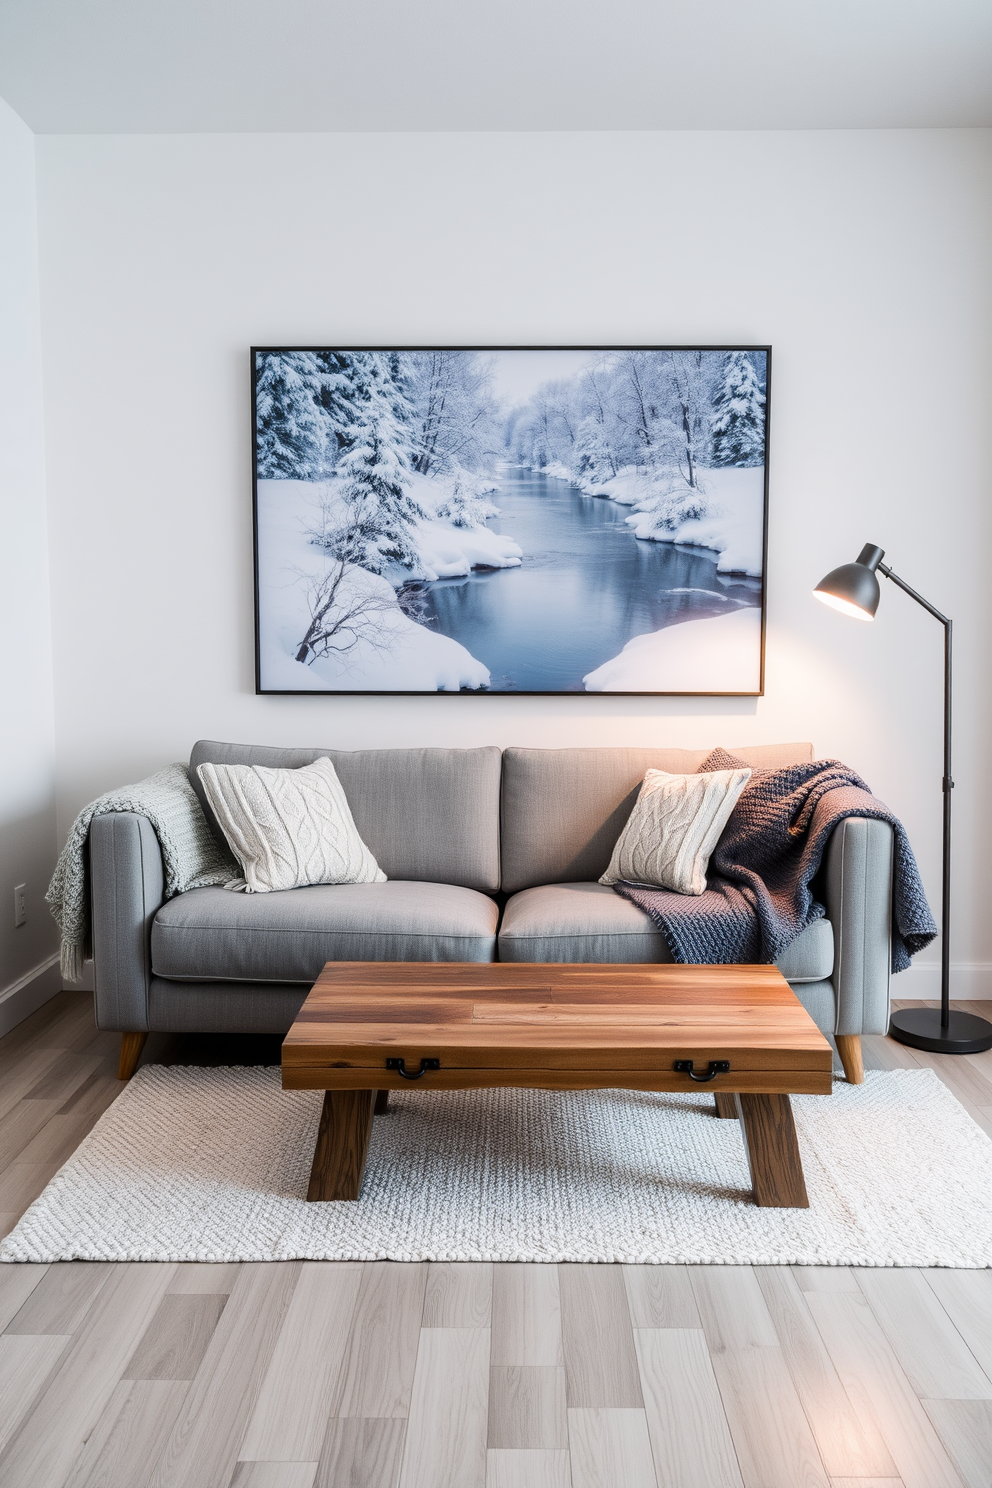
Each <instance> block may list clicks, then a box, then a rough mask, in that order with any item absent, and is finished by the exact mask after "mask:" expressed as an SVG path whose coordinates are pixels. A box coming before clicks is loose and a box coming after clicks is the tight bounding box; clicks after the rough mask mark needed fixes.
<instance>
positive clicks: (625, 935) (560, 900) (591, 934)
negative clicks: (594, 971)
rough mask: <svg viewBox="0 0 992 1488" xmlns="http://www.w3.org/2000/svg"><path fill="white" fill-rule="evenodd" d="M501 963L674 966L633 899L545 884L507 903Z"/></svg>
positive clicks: (600, 888)
mask: <svg viewBox="0 0 992 1488" xmlns="http://www.w3.org/2000/svg"><path fill="white" fill-rule="evenodd" d="M499 959H500V960H501V961H626V962H631V961H671V959H672V955H671V952H670V951H669V949H668V946H667V945H666V944H665V937H664V936H663V935H662V934H661V933H660V931H658V930H656V929H655V927H654V925H653V924H652V923H651V920H650V919H649V918H648V916H647V915H646V914H645V913H644V911H643V910H642V909H638V908H637V905H636V904H631V902H630V900H629V899H621V897H620V895H619V894H615V893H614V892H613V890H612V889H611V888H607V886H606V885H605V884H598V883H564V884H546V885H544V886H543V887H542V888H539V889H523V890H522V891H521V892H520V893H519V894H514V896H513V898H512V899H510V900H508V901H507V905H506V908H505V910H504V911H503V924H502V927H501V929H500V933H499Z"/></svg>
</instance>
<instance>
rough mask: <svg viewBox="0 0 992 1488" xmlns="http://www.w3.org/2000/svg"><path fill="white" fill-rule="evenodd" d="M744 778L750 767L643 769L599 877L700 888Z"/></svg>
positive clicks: (682, 890) (686, 890)
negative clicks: (678, 771) (677, 771)
mask: <svg viewBox="0 0 992 1488" xmlns="http://www.w3.org/2000/svg"><path fill="white" fill-rule="evenodd" d="M750 778H751V771H750V770H711V771H709V772H708V773H707V774H705V775H669V774H668V773H667V771H665V770H648V772H647V774H646V775H645V776H644V781H643V784H642V785H641V790H640V794H639V796H638V797H637V800H636V801H635V803H634V809H633V811H632V812H631V813H630V817H629V820H628V822H627V825H626V826H625V827H624V829H623V831H622V832H621V833H620V836H619V837H618V839H617V845H616V847H615V848H614V849H613V856H612V858H611V859H610V866H609V867H608V868H607V870H606V872H605V873H604V874H603V876H602V878H601V879H600V880H599V881H600V883H602V884H615V883H616V882H617V881H618V880H619V879H626V880H627V881H629V882H631V883H642V884H651V885H652V886H654V887H657V888H661V889H674V890H675V892H676V893H677V894H701V893H702V892H703V890H704V889H705V888H706V870H707V868H708V867H709V862H710V854H711V853H712V851H713V849H714V848H715V847H716V845H717V842H718V841H719V840H720V833H721V832H722V831H723V829H724V827H725V826H726V825H727V822H728V821H729V820H730V813H731V812H732V811H733V809H734V807H735V806H736V804H737V798H738V796H739V795H740V793H741V791H742V790H743V789H744V787H745V785H747V783H748V781H749V780H750Z"/></svg>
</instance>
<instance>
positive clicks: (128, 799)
mask: <svg viewBox="0 0 992 1488" xmlns="http://www.w3.org/2000/svg"><path fill="white" fill-rule="evenodd" d="M115 811H129V812H134V813H135V814H136V815H137V816H147V818H148V820H149V821H150V822H151V824H152V826H153V827H154V829H155V834H156V836H157V837H158V840H159V845H160V847H161V849H162V865H163V867H164V869H165V897H166V899H171V898H173V897H174V896H175V895H176V894H183V893H185V892H186V890H187V889H202V888H204V887H206V885H208V884H226V883H229V882H230V881H231V880H232V879H235V878H237V876H238V874H239V872H240V869H239V868H238V865H237V864H236V863H235V861H234V859H233V858H232V857H230V856H229V855H228V854H227V853H226V852H225V851H224V849H223V848H222V847H221V846H220V844H219V843H218V841H217V839H216V838H215V837H214V835H213V833H212V832H211V830H210V828H209V826H208V825H207V819H206V817H205V816H204V814H203V808H202V807H201V805H200V803H199V801H198V800H197V798H196V794H195V792H194V790H193V787H192V786H191V785H190V783H189V774H188V772H187V769H186V766H185V765H181V764H179V765H167V766H166V767H165V769H164V770H158V771H157V772H156V773H155V774H154V775H149V776H148V779H147V780H139V781H138V783H137V784H136V785H125V786H122V787H121V789H120V790H115V791H108V792H107V794H106V795H105V796H100V797H99V799H98V800H96V801H91V802H90V804H89V805H88V806H86V807H84V808H83V810H82V811H81V812H80V813H79V815H78V816H77V817H76V820H75V821H74V822H73V824H72V826H71V827H70V829H69V836H68V839H67V840H66V844H65V847H63V849H62V852H61V853H60V855H59V860H58V863H57V864H56V866H55V873H54V874H53V876H52V881H51V883H50V884H49V886H48V893H47V894H46V895H45V902H46V903H47V904H48V907H49V908H50V909H51V911H52V914H53V915H54V916H55V920H56V923H57V924H58V927H59V931H60V933H61V936H62V950H61V955H60V958H59V964H60V966H61V968H62V975H63V976H64V977H65V979H66V980H67V981H70V982H78V981H79V979H80V977H81V976H82V974H83V963H84V962H85V960H86V957H87V954H88V953H89V950H90V892H89V871H88V870H89V863H88V856H87V852H86V839H87V836H88V835H89V830H90V822H91V821H92V820H93V818H94V817H95V816H107V815H109V814H110V813H111V812H115Z"/></svg>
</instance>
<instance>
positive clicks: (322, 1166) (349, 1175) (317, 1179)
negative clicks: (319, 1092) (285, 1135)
mask: <svg viewBox="0 0 992 1488" xmlns="http://www.w3.org/2000/svg"><path fill="white" fill-rule="evenodd" d="M374 1096H375V1091H374V1090H328V1091H327V1092H326V1093H325V1095H324V1106H323V1110H322V1111H321V1113H320V1127H319V1128H318V1131H317V1146H316V1147H315V1149H314V1154H313V1167H312V1168H311V1169H310V1187H309V1188H308V1189H307V1198H308V1199H357V1198H358V1195H359V1191H360V1190H361V1187H362V1173H363V1172H364V1171H365V1154H366V1153H367V1151H368V1146H369V1133H370V1132H371V1130H372V1101H373V1098H374Z"/></svg>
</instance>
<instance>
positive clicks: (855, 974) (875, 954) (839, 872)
mask: <svg viewBox="0 0 992 1488" xmlns="http://www.w3.org/2000/svg"><path fill="white" fill-rule="evenodd" d="M892 844H893V834H892V828H891V827H890V826H889V824H888V822H884V821H875V820H873V819H871V818H869V817H860V816H852V817H848V818H847V819H846V820H845V821H842V822H839V823H838V824H837V826H836V827H835V828H834V830H833V832H832V833H831V836H830V841H829V843H828V844H827V852H826V864H825V873H824V881H823V888H824V899H825V902H826V908H827V915H828V917H829V919H830V921H831V922H832V924H833V927H834V947H835V949H834V971H833V978H832V980H833V984H834V993H835V996H836V1002H837V1025H836V1028H835V1030H834V1031H835V1033H843V1034H859V1033H885V1032H886V1031H887V1030H888V1026H889V977H890V973H891V967H892V856H893V851H892Z"/></svg>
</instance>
